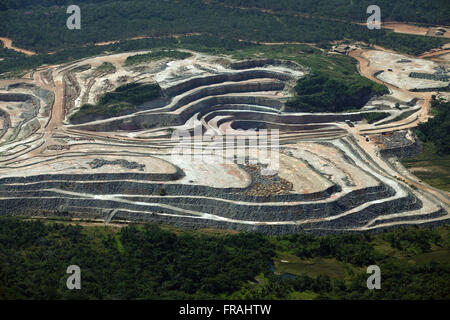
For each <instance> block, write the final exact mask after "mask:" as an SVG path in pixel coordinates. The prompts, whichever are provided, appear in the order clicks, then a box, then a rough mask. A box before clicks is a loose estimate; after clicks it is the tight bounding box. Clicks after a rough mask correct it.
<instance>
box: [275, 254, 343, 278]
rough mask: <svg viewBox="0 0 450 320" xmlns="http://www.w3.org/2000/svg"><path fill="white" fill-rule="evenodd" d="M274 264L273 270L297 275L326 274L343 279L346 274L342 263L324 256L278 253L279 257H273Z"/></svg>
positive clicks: (314, 275)
mask: <svg viewBox="0 0 450 320" xmlns="http://www.w3.org/2000/svg"><path fill="white" fill-rule="evenodd" d="M283 261H287V262H283ZM274 265H275V271H276V272H277V273H281V274H283V273H290V274H295V275H299V274H302V273H305V274H307V275H309V276H313V277H316V276H319V275H327V276H329V277H332V278H338V279H343V278H344V277H345V275H346V269H345V264H344V263H342V262H339V261H337V260H336V259H330V258H324V257H315V258H311V259H300V258H299V257H297V256H295V255H293V254H288V253H284V254H281V255H280V258H276V259H274Z"/></svg>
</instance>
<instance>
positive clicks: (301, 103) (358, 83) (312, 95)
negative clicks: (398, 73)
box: [286, 73, 389, 112]
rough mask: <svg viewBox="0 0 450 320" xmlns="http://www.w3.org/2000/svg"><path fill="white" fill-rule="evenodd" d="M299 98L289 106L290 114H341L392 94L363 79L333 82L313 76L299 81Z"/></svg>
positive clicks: (297, 90)
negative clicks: (384, 95) (373, 99)
mask: <svg viewBox="0 0 450 320" xmlns="http://www.w3.org/2000/svg"><path fill="white" fill-rule="evenodd" d="M295 91H296V93H297V97H296V99H295V100H293V101H290V102H288V103H287V104H286V107H287V110H288V111H296V112H299V111H300V112H341V111H346V110H354V109H361V108H362V107H363V106H364V105H365V104H366V103H367V101H369V100H370V98H372V97H373V96H381V95H383V94H387V93H389V90H388V89H387V88H386V87H385V86H383V85H380V84H377V83H374V82H372V81H370V80H368V79H364V78H363V79H361V78H360V77H347V78H344V79H333V78H330V77H327V76H325V75H322V74H320V73H319V74H313V75H309V76H307V77H304V78H301V79H300V80H298V82H297V85H296V87H295Z"/></svg>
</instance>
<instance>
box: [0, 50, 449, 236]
mask: <svg viewBox="0 0 450 320" xmlns="http://www.w3.org/2000/svg"><path fill="white" fill-rule="evenodd" d="M123 58H124V56H123V55H122V56H120V59H122V60H123ZM120 59H119V58H118V57H115V58H114V59H112V58H109V57H108V56H104V57H99V58H98V60H99V61H97V60H94V59H91V60H92V61H91V60H89V61H79V62H75V63H74V64H72V65H70V66H65V67H60V68H59V69H57V70H58V72H54V73H47V76H48V78H47V79H50V76H51V75H53V76H56V78H55V83H59V82H61V80H64V81H65V84H66V87H65V96H64V97H65V102H66V103H67V105H66V106H67V108H66V110H65V111H73V109H74V108H76V107H74V106H78V107H79V103H80V101H81V102H86V101H89V102H92V101H93V100H95V99H93V96H92V95H90V92H91V91H92V92H94V93H95V95H98V94H99V93H100V92H101V91H102V90H106V89H108V90H109V89H113V87H114V86H116V85H119V84H120V83H123V81H126V82H130V83H131V82H133V81H137V82H139V83H154V82H155V81H157V82H158V83H159V84H160V86H161V87H162V90H163V95H164V97H162V98H161V99H160V100H158V101H156V100H155V101H149V102H147V103H143V104H142V105H139V106H136V110H132V111H130V112H132V113H130V114H121V115H120V116H117V117H114V118H107V116H106V115H101V116H99V117H86V118H84V119H81V120H79V121H80V123H79V124H72V125H65V124H63V123H56V125H55V123H52V126H49V128H51V130H54V131H50V129H49V130H40V131H39V130H37V129H39V128H42V127H43V126H45V125H46V120H47V118H45V117H42V115H43V114H45V112H43V109H45V106H44V105H48V103H49V102H51V103H53V101H52V97H51V95H49V94H47V93H46V92H44V91H42V92H40V91H39V89H38V88H35V87H32V86H28V85H25V84H21V85H15V86H12V87H11V90H13V92H8V93H6V94H4V93H3V95H0V101H4V102H5V101H6V102H8V104H11V108H10V109H8V110H4V108H2V109H0V121H1V123H2V124H3V127H5V128H7V129H6V130H3V131H0V138H2V139H3V140H2V141H1V142H3V141H4V140H6V139H4V136H8V137H9V139H10V140H8V141H7V143H4V144H3V145H2V144H1V143H0V155H1V156H2V158H1V159H0V214H14V215H36V216H57V217H81V218H95V219H102V220H104V221H105V222H106V223H109V222H111V221H112V222H113V221H115V220H127V221H131V222H133V221H152V222H157V223H168V224H172V225H176V226H180V227H186V228H210V227H214V228H228V229H235V230H241V231H251V232H255V231H256V232H262V233H265V234H270V235H272V234H288V233H292V232H299V231H302V232H308V233H314V234H327V233H340V232H361V231H377V230H383V229H386V228H392V227H396V226H402V225H408V224H438V223H442V221H446V220H447V221H448V219H449V215H448V212H447V207H446V206H445V201H441V200H436V199H434V198H433V197H432V196H431V195H430V194H426V193H425V192H424V191H423V190H414V189H413V188H411V186H409V185H408V184H406V183H404V182H403V180H400V179H396V178H395V177H396V173H397V172H396V171H395V170H396V169H395V168H394V167H393V166H391V165H390V163H387V162H385V159H384V158H383V157H380V156H379V155H378V154H377V153H376V152H373V151H371V150H369V151H370V152H369V151H367V150H364V149H363V148H362V147H361V146H362V145H363V144H360V141H359V140H357V139H355V138H354V136H353V134H354V133H353V131H352V130H356V129H358V127H357V125H358V124H356V128H355V126H353V127H352V128H355V129H349V126H348V124H346V123H345V122H346V121H351V122H358V121H361V120H362V116H361V113H339V114H329V113H317V114H308V113H286V112H284V111H285V109H284V106H285V103H286V101H288V100H289V99H290V98H291V97H292V94H293V87H294V85H295V83H296V80H297V79H298V78H299V77H301V76H303V75H304V74H305V72H307V71H308V70H307V69H306V68H303V67H301V66H299V65H297V64H295V63H290V62H285V61H278V60H267V59H257V60H255V59H253V60H245V61H229V60H227V59H225V58H223V59H219V58H215V60H217V61H221V62H220V63H216V64H213V63H211V61H213V60H212V58H208V57H206V56H205V55H199V54H197V55H193V57H191V58H189V59H185V60H183V61H171V62H169V61H168V60H165V61H163V62H161V61H159V62H155V63H154V64H152V65H148V66H139V68H126V67H125V68H124V66H123V65H120V63H118V62H117V61H118V60H120ZM224 60H225V61H224ZM111 61H112V62H111ZM102 62H103V64H104V63H110V64H115V65H114V67H110V68H109V69H108V70H110V72H108V73H105V74H103V73H102V74H97V76H98V77H97V78H96V77H91V75H92V73H90V72H91V71H92V70H90V69H89V70H88V69H86V68H85V67H83V66H86V65H87V64H90V65H92V66H93V68H92V69H93V70H96V66H97V65H102V64H101V63H102ZM77 66H78V67H77ZM77 68H78V69H77ZM71 70H72V71H71ZM75 70H77V71H78V72H75ZM136 73H138V74H136ZM53 76H52V77H53ZM91 88H92V90H91ZM19 89H20V90H22V89H23V90H24V92H26V93H19V92H16V91H19ZM55 92H56V91H55ZM2 97H3V99H2ZM57 100H61V97H58V99H57ZM22 107H23V108H22ZM22 109H23V110H22ZM17 110H19V111H17ZM8 111H9V112H8ZM58 111H60V110H58ZM369 112H370V111H369ZM40 115H41V117H40ZM66 115H67V114H66ZM36 121H37V122H36ZM14 125H15V126H16V127H17V128H19V129H16V128H14V129H15V130H16V131H13V130H10V129H11V128H13V127H14ZM56 126H60V127H61V128H59V129H58V130H56V129H54V128H53V127H56ZM5 131H6V133H5ZM180 131H182V132H183V133H187V137H182V136H177V135H176V134H174V135H172V134H173V133H174V132H180ZM250 132H251V133H252V134H253V133H258V134H262V133H264V134H265V136H264V137H258V139H257V142H258V143H257V144H256V145H253V146H251V147H249V146H247V144H244V145H238V146H236V145H235V144H234V143H235V141H237V140H239V139H240V138H246V137H247V136H248V135H249V134H250ZM18 133H21V134H22V136H19V134H18ZM33 133H36V134H35V135H34V136H33ZM37 133H39V135H38V134H37ZM207 134H209V136H208V137H209V138H217V137H219V138H226V139H222V142H220V139H219V140H217V141H216V140H214V141H212V142H211V140H210V141H208V139H204V138H205V136H206V135H207ZM24 137H25V138H24ZM183 138H187V139H186V140H183ZM272 138H273V139H272ZM379 138H380V141H379V142H380V144H381V145H383V148H382V150H381V155H382V156H384V157H392V156H408V157H409V156H411V155H412V154H413V153H415V152H417V150H418V149H419V148H420V145H418V143H417V140H416V139H415V137H414V136H413V135H412V134H411V133H410V132H406V131H398V132H395V133H393V134H392V135H384V136H380V137H379ZM25 139H27V140H26V141H25ZM268 141H270V146H269V142H268ZM247 142H248V144H249V145H250V142H249V141H247ZM274 145H275V147H274ZM40 146H42V148H41V149H39V147H40ZM178 146H182V147H183V148H184V149H183V148H182V149H183V151H186V149H188V150H189V152H190V153H188V155H185V154H182V155H179V154H177V155H176V156H174V154H173V150H174V149H176V148H177V147H178ZM27 148H30V149H32V148H34V149H32V150H35V152H33V153H31V152H29V151H28V150H27ZM236 150H237V151H241V152H243V153H241V154H240V156H238V155H237V154H236V153H234V152H235V151H236ZM209 152H210V153H209ZM269 153H270V154H269ZM242 154H243V156H242ZM198 155H201V157H196V156H198ZM205 155H206V157H205ZM273 155H276V156H277V157H274V158H272V156H273ZM239 157H241V158H242V157H243V158H245V160H246V161H247V162H246V163H245V164H243V163H241V162H239V161H238V160H239ZM250 159H251V162H250V164H249V161H250ZM274 159H276V160H274ZM270 161H277V163H276V164H277V169H276V170H275V173H273V174H272V175H270V176H264V175H263V174H262V168H265V167H266V166H267V167H268V166H269V165H270V164H271V163H270Z"/></svg>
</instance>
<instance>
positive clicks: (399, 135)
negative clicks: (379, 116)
mask: <svg viewBox="0 0 450 320" xmlns="http://www.w3.org/2000/svg"><path fill="white" fill-rule="evenodd" d="M380 138H381V141H382V142H383V143H384V145H385V148H384V149H382V150H381V154H382V155H383V156H385V157H398V158H412V157H414V156H416V155H418V154H419V153H420V152H421V151H422V145H421V143H420V141H419V140H418V139H417V137H416V136H415V135H414V133H413V132H411V131H407V130H400V131H394V132H393V133H392V134H389V135H381V136H380Z"/></svg>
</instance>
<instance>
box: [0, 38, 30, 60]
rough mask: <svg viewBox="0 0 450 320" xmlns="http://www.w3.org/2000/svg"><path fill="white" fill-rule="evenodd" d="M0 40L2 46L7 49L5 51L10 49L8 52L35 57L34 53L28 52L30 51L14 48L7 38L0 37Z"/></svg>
mask: <svg viewBox="0 0 450 320" xmlns="http://www.w3.org/2000/svg"><path fill="white" fill-rule="evenodd" d="M0 40H1V41H2V42H3V45H4V46H5V48H7V49H10V50H14V51H17V52H21V53H24V54H26V55H27V56H32V55H35V54H36V52H34V51H30V50H26V49H21V48H17V47H14V46H13V45H12V40H11V39H9V38H4V37H0Z"/></svg>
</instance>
